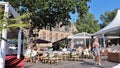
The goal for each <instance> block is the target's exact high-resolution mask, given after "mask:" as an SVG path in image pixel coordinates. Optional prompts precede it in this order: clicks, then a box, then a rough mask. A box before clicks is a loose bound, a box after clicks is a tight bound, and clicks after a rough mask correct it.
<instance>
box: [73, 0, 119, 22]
mask: <svg viewBox="0 0 120 68" xmlns="http://www.w3.org/2000/svg"><path fill="white" fill-rule="evenodd" d="M89 6H90V9H89V12H90V13H92V14H94V17H95V19H98V20H99V23H101V21H100V19H99V18H100V15H101V14H104V13H105V12H106V11H113V10H114V9H117V8H118V9H120V0H92V2H91V3H89ZM71 17H72V20H71V21H75V20H76V19H77V17H78V16H77V14H71Z"/></svg>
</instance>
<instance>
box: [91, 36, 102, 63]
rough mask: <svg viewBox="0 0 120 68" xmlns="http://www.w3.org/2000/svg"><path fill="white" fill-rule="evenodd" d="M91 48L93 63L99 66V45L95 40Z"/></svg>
mask: <svg viewBox="0 0 120 68" xmlns="http://www.w3.org/2000/svg"><path fill="white" fill-rule="evenodd" d="M92 47H93V48H94V56H95V63H96V64H98V65H101V63H100V60H101V56H100V44H99V41H98V39H97V38H95V40H94V42H93V45H92Z"/></svg>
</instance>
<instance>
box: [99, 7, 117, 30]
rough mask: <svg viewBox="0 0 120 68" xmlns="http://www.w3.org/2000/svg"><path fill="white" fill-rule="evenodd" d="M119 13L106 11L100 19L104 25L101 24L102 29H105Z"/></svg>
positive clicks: (115, 10)
mask: <svg viewBox="0 0 120 68" xmlns="http://www.w3.org/2000/svg"><path fill="white" fill-rule="evenodd" d="M116 13H117V9H114V10H113V11H106V12H105V13H104V14H102V15H101V16H100V19H101V21H102V23H101V24H100V27H101V28H103V27H105V26H106V25H108V24H109V23H110V22H111V21H112V20H113V19H114V17H115V15H116Z"/></svg>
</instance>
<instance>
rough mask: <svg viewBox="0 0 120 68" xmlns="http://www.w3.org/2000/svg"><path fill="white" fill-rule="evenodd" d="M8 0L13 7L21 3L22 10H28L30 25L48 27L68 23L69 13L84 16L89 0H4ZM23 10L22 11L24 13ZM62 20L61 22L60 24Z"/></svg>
mask: <svg viewBox="0 0 120 68" xmlns="http://www.w3.org/2000/svg"><path fill="white" fill-rule="evenodd" d="M6 1H9V2H10V3H11V4H12V5H13V6H14V7H15V8H18V7H19V6H20V5H22V7H23V8H22V11H24V12H30V13H32V15H31V16H30V19H31V20H32V23H31V24H32V27H31V29H34V28H36V27H37V28H43V27H44V28H46V29H47V28H48V29H50V30H52V27H55V26H56V25H60V26H63V25H69V24H70V21H69V19H70V15H69V13H70V12H71V13H75V12H78V13H79V16H81V17H84V16H85V14H86V12H87V11H88V9H89V6H87V2H90V0H32V1H31V0H16V1H12V0H6ZM24 12H23V13H24ZM60 22H62V24H60Z"/></svg>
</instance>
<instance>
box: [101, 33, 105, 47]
mask: <svg viewBox="0 0 120 68" xmlns="http://www.w3.org/2000/svg"><path fill="white" fill-rule="evenodd" d="M102 37H103V46H104V48H106V44H105V36H104V34H102Z"/></svg>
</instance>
